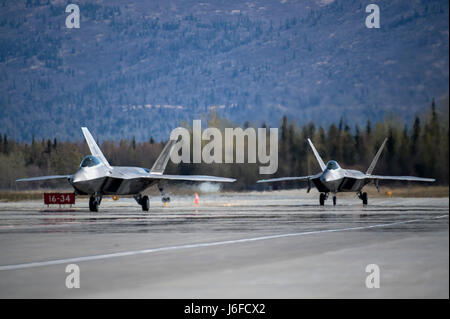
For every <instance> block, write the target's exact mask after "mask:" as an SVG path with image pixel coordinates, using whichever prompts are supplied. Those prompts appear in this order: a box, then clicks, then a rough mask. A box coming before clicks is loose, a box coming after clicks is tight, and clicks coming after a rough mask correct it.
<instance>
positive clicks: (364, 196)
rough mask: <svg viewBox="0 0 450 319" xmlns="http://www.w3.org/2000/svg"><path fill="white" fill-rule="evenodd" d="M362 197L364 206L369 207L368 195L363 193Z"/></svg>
mask: <svg viewBox="0 0 450 319" xmlns="http://www.w3.org/2000/svg"><path fill="white" fill-rule="evenodd" d="M361 197H362V198H361V199H362V202H363V205H367V193H362V196H361Z"/></svg>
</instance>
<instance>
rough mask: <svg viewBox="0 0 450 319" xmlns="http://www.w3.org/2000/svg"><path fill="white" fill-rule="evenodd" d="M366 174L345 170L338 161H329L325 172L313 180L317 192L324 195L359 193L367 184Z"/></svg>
mask: <svg viewBox="0 0 450 319" xmlns="http://www.w3.org/2000/svg"><path fill="white" fill-rule="evenodd" d="M364 176H365V174H364V173H362V172H360V171H357V170H350V169H343V168H341V167H340V166H339V164H337V162H336V161H329V162H328V163H327V166H326V168H325V170H324V171H323V172H322V173H321V174H319V175H318V177H317V178H314V179H312V182H313V183H314V185H315V186H316V188H317V190H318V191H319V192H322V193H328V192H331V193H338V192H358V191H360V190H361V189H362V188H363V187H364V186H365V185H366V184H367V181H366V180H365V179H363V178H362V177H364Z"/></svg>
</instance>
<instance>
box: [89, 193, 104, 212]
mask: <svg viewBox="0 0 450 319" xmlns="http://www.w3.org/2000/svg"><path fill="white" fill-rule="evenodd" d="M101 202H102V197H101V196H98V195H97V196H94V195H91V197H90V198H89V210H90V211H91V212H98V207H99V206H100V203H101Z"/></svg>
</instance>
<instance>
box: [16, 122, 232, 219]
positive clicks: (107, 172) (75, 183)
mask: <svg viewBox="0 0 450 319" xmlns="http://www.w3.org/2000/svg"><path fill="white" fill-rule="evenodd" d="M81 130H82V131H83V134H84V137H85V139H86V142H87V144H88V146H89V149H90V151H91V155H88V156H86V157H85V158H84V159H83V160H82V161H81V164H80V168H79V169H78V170H77V171H76V172H75V174H72V175H53V176H40V177H31V178H22V179H18V180H17V182H28V181H42V180H51V179H66V180H67V181H68V182H69V183H70V184H71V185H72V187H73V188H74V190H75V194H78V195H91V196H90V198H89V210H90V211H93V212H97V211H98V207H99V205H100V203H101V201H102V196H104V195H133V197H134V199H135V200H136V202H137V203H138V204H139V205H141V206H142V210H143V211H148V210H149V208H150V201H149V198H148V196H147V195H142V192H143V191H144V190H146V189H147V188H148V187H150V186H152V185H155V184H156V185H158V188H159V190H160V192H161V195H162V200H163V202H167V201H170V198H169V197H166V196H165V192H164V188H163V187H162V183H161V182H163V181H169V180H178V181H195V182H222V183H224V182H225V183H229V182H234V181H235V179H234V178H225V177H216V176H205V175H167V174H163V173H164V170H165V168H166V165H167V162H168V161H169V157H170V153H171V152H172V149H173V146H174V145H175V143H176V141H174V140H169V141H168V142H167V144H166V145H165V146H164V148H163V150H162V152H161V154H160V155H159V157H158V158H157V160H156V162H155V163H154V164H153V167H152V168H151V169H147V168H141V167H125V166H111V165H110V164H109V163H108V161H107V160H106V158H105V156H104V155H103V153H102V151H101V150H100V148H99V147H98V145H97V143H96V142H95V140H94V138H93V137H92V135H91V133H90V132H89V130H88V129H87V128H86V127H82V128H81Z"/></svg>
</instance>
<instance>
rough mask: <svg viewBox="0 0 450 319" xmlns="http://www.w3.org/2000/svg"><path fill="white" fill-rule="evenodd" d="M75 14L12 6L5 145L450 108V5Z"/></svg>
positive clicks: (285, 5) (131, 7) (150, 5)
mask: <svg viewBox="0 0 450 319" xmlns="http://www.w3.org/2000/svg"><path fill="white" fill-rule="evenodd" d="M373 2H374V3H377V4H378V5H379V6H380V10H381V28H380V29H367V28H366V26H365V24H364V21H365V18H366V16H367V13H365V6H366V5H367V4H368V3H369V2H367V1H352V0H345V1H344V0H342V1H338V0H336V1H333V0H321V1H315V2H314V1H291V0H283V1H280V2H276V1H245V2H244V1H238V0H229V1H205V2H200V1H194V0H185V1H181V0H180V1H173V0H172V1H170V0H164V1H154V0H152V1H145V0H132V1H125V2H123V3H122V2H120V1H77V3H78V4H79V6H80V11H81V28H80V29H67V28H66V27H65V19H66V16H67V15H68V14H67V13H65V6H66V4H67V3H66V1H47V0H41V1H39V0H38V1H36V0H27V1H3V2H2V3H1V4H0V132H3V133H4V132H7V133H8V135H10V136H12V137H14V138H16V139H26V140H31V137H32V136H33V135H34V136H36V137H54V136H58V137H59V138H62V139H75V138H80V139H81V135H80V126H81V125H86V126H88V127H89V128H90V129H91V130H92V131H93V132H96V134H97V135H98V136H99V138H102V139H104V138H116V139H118V138H122V137H124V138H131V137H132V136H135V137H136V139H137V140H138V141H139V140H147V139H148V138H150V136H153V137H155V138H157V139H160V138H167V136H168V134H169V132H170V130H171V129H173V128H175V127H176V126H178V125H179V124H180V122H181V121H187V122H189V121H191V120H192V119H193V118H200V117H202V116H203V117H204V116H205V115H206V114H207V113H208V112H212V111H215V112H218V113H220V114H221V115H222V116H226V117H228V118H229V119H231V120H233V121H236V122H237V123H239V124H242V123H243V122H244V121H246V120H248V121H250V122H253V123H255V124H256V125H260V124H261V123H262V122H263V121H265V122H266V123H268V124H270V125H272V126H278V125H279V123H278V120H279V119H280V117H281V116H282V115H284V114H286V115H288V116H289V117H293V118H295V119H297V120H298V122H299V123H305V122H307V121H311V120H312V121H314V122H315V123H316V124H317V125H327V124H329V123H330V122H335V121H337V120H338V119H339V118H340V117H341V116H344V117H345V118H346V119H347V121H348V122H350V123H355V122H358V121H361V122H365V121H366V120H367V119H368V118H371V119H372V120H377V119H381V118H383V117H384V116H386V114H397V115H398V116H399V117H400V118H404V119H405V120H407V121H410V120H411V118H412V117H413V116H414V115H415V114H416V113H418V112H421V110H422V109H423V108H424V107H426V106H427V104H428V103H429V102H430V101H431V99H432V97H436V98H439V97H440V96H442V95H448V85H449V76H448V67H449V65H448V60H449V43H448V41H449V26H448V18H449V14H448V13H449V4H448V1H440V0H439V1H438V0H423V1H419V0H414V1H409V0H408V1H399V0H392V1H373Z"/></svg>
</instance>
